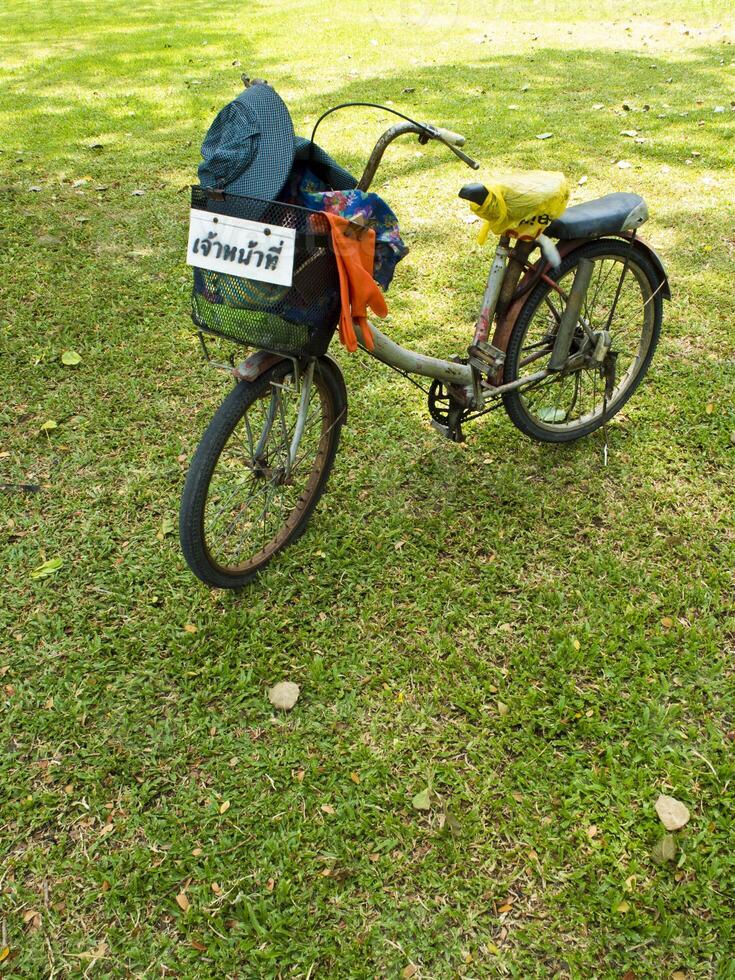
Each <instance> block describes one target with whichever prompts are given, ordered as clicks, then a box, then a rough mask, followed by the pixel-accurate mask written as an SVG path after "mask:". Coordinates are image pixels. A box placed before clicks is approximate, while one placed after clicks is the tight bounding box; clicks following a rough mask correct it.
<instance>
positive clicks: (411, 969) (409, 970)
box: [401, 963, 418, 980]
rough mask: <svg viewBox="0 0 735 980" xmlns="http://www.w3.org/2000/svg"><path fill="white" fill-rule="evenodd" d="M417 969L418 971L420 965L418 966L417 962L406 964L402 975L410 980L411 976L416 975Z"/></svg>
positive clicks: (405, 979)
mask: <svg viewBox="0 0 735 980" xmlns="http://www.w3.org/2000/svg"><path fill="white" fill-rule="evenodd" d="M417 971H418V967H417V966H416V964H415V963H409V964H408V966H405V967H404V968H403V972H402V973H401V976H402V977H404V980H410V977H415V976H416V973H417Z"/></svg>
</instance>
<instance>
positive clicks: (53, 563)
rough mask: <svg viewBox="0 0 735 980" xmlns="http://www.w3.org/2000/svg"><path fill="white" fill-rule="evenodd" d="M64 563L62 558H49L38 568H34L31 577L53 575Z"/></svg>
mask: <svg viewBox="0 0 735 980" xmlns="http://www.w3.org/2000/svg"><path fill="white" fill-rule="evenodd" d="M63 564H64V559H63V558H49V560H48V561H45V562H44V563H43V564H42V565H39V566H38V568H34V569H33V571H32V572H31V578H48V576H49V575H55V574H56V572H58V570H59V569H60V568H61V566H62V565H63Z"/></svg>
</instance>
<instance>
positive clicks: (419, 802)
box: [411, 787, 431, 810]
mask: <svg viewBox="0 0 735 980" xmlns="http://www.w3.org/2000/svg"><path fill="white" fill-rule="evenodd" d="M411 806H412V807H413V808H414V809H415V810H430V809H431V798H430V793H429V789H428V787H427V788H426V789H422V790H421V792H420V793H417V794H416V795H415V796H414V798H413V799H412V800H411Z"/></svg>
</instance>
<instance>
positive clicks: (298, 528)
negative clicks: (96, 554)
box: [179, 357, 347, 589]
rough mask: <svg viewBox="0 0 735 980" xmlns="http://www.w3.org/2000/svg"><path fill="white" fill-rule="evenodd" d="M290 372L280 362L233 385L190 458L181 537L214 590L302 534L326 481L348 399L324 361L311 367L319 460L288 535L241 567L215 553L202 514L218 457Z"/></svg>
mask: <svg viewBox="0 0 735 980" xmlns="http://www.w3.org/2000/svg"><path fill="white" fill-rule="evenodd" d="M292 374H293V366H292V363H291V361H290V360H287V361H280V362H279V363H278V364H276V365H274V367H272V368H270V369H269V370H268V371H266V372H265V373H264V374H262V375H261V376H260V377H259V378H258V379H257V380H256V381H253V382H246V381H241V382H239V383H238V384H237V385H235V387H234V388H233V390H232V391H231V392H230V393H229V394H228V395H227V397H226V398H225V400H224V401H223V402H222V404H221V405H220V407H219V409H218V410H217V412H216V413H215V415H214V417H213V418H212V421H211V422H210V423H209V425H208V427H207V429H206V431H205V432H204V435H203V436H202V439H201V441H200V443H199V445H198V447H197V449H196V452H195V453H194V456H193V458H192V461H191V465H190V467H189V471H188V473H187V476H186V482H185V485H184V491H183V495H182V498H181V506H180V509H179V538H180V542H181V549H182V551H183V553H184V557H185V559H186V562H187V564H188V566H189V568H190V569H191V571H192V572H193V573H194V574H195V575H196V576H197V578H199V579H200V580H201V581H202V582H204V583H205V584H206V585H209V586H210V587H212V588H217V589H240V588H242V587H243V586H245V585H247V583H248V582H251V581H252V580H253V579H254V578H255V577H256V575H258V573H259V572H260V571H262V570H263V568H265V566H266V565H267V564H268V563H269V562H270V561H271V559H272V558H273V557H274V556H275V555H276V554H278V552H280V551H282V550H283V549H284V548H286V547H287V546H289V545H291V544H293V543H294V542H295V541H296V540H297V539H298V538H299V537H300V536H301V535H302V534H303V533H304V531H305V530H306V526H307V524H308V522H309V519H310V517H311V515H312V513H313V511H314V508H315V507H316V505H317V503H318V501H319V499H320V497H321V495H322V494H323V492H324V489H325V487H326V484H327V480H328V479H329V475H330V473H331V470H332V466H333V465H334V459H335V456H336V454H337V449H338V447H339V438H340V432H341V428H342V425H343V424H344V421H345V417H346V412H347V401H346V395H345V387H344V381H343V379H342V376H341V373H340V371H339V368H338V367H337V365H336V363H335V362H334V361H332V360H331V359H329V358H326V357H322V358H319V359H318V360H317V362H316V364H315V368H314V380H313V382H312V390H313V391H316V392H318V393H319V399H320V405H321V406H322V414H323V416H324V419H323V421H322V430H321V435H320V436H319V444H318V451H317V460H316V462H315V464H314V467H313V468H312V470H311V471H310V474H309V482H308V487H307V489H308V492H307V493H306V494H305V495H302V497H300V498H298V501H297V505H296V507H295V508H294V511H293V512H292V514H291V518H289V521H288V522H287V525H284V528H285V529H286V533H283V532H281V533H279V534H278V535H276V536H275V537H274V538H273V539H272V540H271V541H269V542H268V543H267V546H266V547H263V548H259V549H258V550H257V551H256V552H255V553H254V555H250V556H249V557H248V558H247V559H246V560H245V561H243V562H241V563H239V565H235V566H233V565H226V564H223V563H222V562H221V561H219V560H217V558H216V557H215V556H214V555H213V548H212V542H211V540H208V535H207V530H206V527H205V511H206V507H207V500H208V495H209V493H210V488H211V483H212V478H213V475H214V473H215V471H216V468H217V464H218V462H219V461H220V457H221V455H222V453H223V451H224V450H225V447H226V446H227V445H228V442H229V440H230V437H231V436H232V435H233V433H235V430H236V429H237V427H238V425H239V423H240V422H241V421H242V420H243V419H244V418H245V416H246V413H247V412H248V409H249V408H250V407H251V406H253V405H255V404H256V403H257V402H258V401H259V400H260V399H264V398H266V397H267V396H268V394H269V392H272V391H274V390H275V389H274V388H273V383H274V382H275V383H276V384H281V383H283V382H284V380H285V379H287V378H288V377H289V375H292ZM271 397H272V396H271ZM312 398H313V395H312ZM302 498H303V499H302Z"/></svg>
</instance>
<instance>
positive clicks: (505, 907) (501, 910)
mask: <svg viewBox="0 0 735 980" xmlns="http://www.w3.org/2000/svg"><path fill="white" fill-rule="evenodd" d="M512 908H513V906H512V905H508V903H507V902H506V903H505V905H501V906H500V908H499V909H498V915H504V914H505V913H506V912H510V910H511V909H512Z"/></svg>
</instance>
